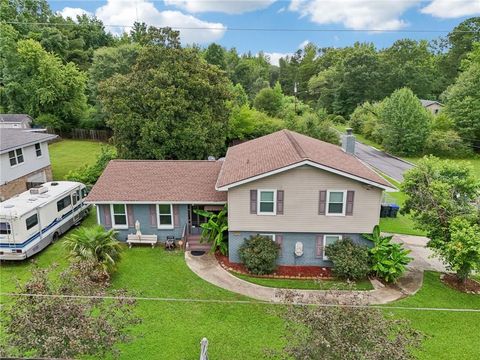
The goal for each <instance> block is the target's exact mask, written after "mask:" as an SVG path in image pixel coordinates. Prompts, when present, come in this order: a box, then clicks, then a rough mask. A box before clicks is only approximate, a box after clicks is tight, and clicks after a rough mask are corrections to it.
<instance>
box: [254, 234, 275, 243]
mask: <svg viewBox="0 0 480 360" xmlns="http://www.w3.org/2000/svg"><path fill="white" fill-rule="evenodd" d="M258 235H260V236H265V237H269V236H271V237H272V241H273V242H276V239H277V238H276V236H275V235H276V234H271V233H268V234H263V233H262V234H260V233H259V234H258Z"/></svg>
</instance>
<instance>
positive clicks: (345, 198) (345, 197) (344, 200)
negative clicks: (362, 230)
mask: <svg viewBox="0 0 480 360" xmlns="http://www.w3.org/2000/svg"><path fill="white" fill-rule="evenodd" d="M332 192H341V193H343V203H342V213H341V214H340V213H330V212H329V211H328V210H329V209H328V207H329V205H330V193H332ZM336 204H339V203H336ZM346 206H347V190H335V189H333V190H327V202H326V209H325V215H326V216H345V208H346Z"/></svg>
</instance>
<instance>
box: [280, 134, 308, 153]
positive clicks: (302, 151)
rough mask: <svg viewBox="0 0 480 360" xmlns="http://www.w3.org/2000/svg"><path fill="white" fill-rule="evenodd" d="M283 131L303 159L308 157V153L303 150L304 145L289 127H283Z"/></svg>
mask: <svg viewBox="0 0 480 360" xmlns="http://www.w3.org/2000/svg"><path fill="white" fill-rule="evenodd" d="M283 132H284V133H285V135H286V136H287V139H288V140H289V141H290V143H291V144H292V146H293V148H294V150H295V151H296V152H297V154H298V156H300V157H301V158H302V159H308V156H307V154H306V153H305V151H304V150H303V148H302V146H301V145H300V144H299V143H298V141H297V139H295V137H294V136H293V134H292V132H291V131H290V130H287V129H283Z"/></svg>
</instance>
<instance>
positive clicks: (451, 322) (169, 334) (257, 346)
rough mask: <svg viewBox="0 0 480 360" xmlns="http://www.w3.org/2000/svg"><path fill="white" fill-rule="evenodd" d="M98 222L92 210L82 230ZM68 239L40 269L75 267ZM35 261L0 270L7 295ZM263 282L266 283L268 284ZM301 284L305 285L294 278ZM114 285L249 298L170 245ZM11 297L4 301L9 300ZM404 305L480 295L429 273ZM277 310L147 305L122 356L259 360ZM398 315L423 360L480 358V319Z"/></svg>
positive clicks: (272, 344)
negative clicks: (204, 274) (215, 281)
mask: <svg viewBox="0 0 480 360" xmlns="http://www.w3.org/2000/svg"><path fill="white" fill-rule="evenodd" d="M94 221H95V214H94V212H92V213H91V214H90V216H89V217H88V218H87V219H86V221H85V222H84V223H83V225H82V226H90V225H91V224H92V223H94ZM61 243H62V239H60V241H59V242H57V243H56V244H54V245H52V246H50V247H48V248H47V249H46V250H44V251H43V252H42V253H40V254H39V255H38V256H36V261H37V262H38V264H39V266H41V267H45V266H48V265H49V264H50V263H52V262H58V263H59V264H60V266H59V267H60V268H64V267H65V266H66V265H67V263H68V260H67V256H66V255H67V254H66V253H65V250H64V249H63V247H62V246H61ZM30 267H31V264H30V263H29V262H28V261H26V262H22V263H13V264H12V263H3V264H1V265H0V290H1V291H2V292H6V291H13V290H14V289H15V285H14V284H15V279H16V278H19V280H20V281H25V280H26V279H27V278H28V276H29V270H30ZM262 280H263V279H262ZM267 280H270V279H267ZM293 281H297V280H293ZM112 282H113V287H114V288H120V287H123V288H127V289H129V290H130V291H131V292H132V293H133V294H135V295H137V296H145V297H157V298H170V299H172V298H175V299H211V300H244V299H246V298H245V297H243V296H241V295H237V294H234V293H231V292H228V291H226V290H223V289H220V288H217V287H215V286H213V285H211V284H209V283H207V282H205V281H203V280H202V279H200V278H198V277H197V276H196V275H195V274H194V273H193V272H191V271H190V270H189V269H188V267H187V266H186V264H185V261H184V258H183V253H182V252H166V251H165V250H164V249H163V248H162V247H157V248H155V249H151V248H150V247H134V248H132V249H127V248H125V252H124V255H123V258H122V260H121V261H120V263H119V268H118V271H117V273H116V274H115V275H114V276H113V278H112ZM7 299H10V298H7V297H3V298H2V299H1V300H2V302H6V301H9V300H7ZM393 305H397V306H414V307H442V308H480V296H476V295H466V294H461V293H458V292H456V291H455V290H452V289H450V288H447V287H446V286H444V285H443V284H442V283H441V282H440V280H439V275H438V274H437V273H426V275H425V281H424V286H423V288H422V290H420V291H419V292H418V293H417V294H416V295H415V296H413V297H410V298H407V299H404V300H400V301H397V302H395V303H394V304H393ZM275 308H276V307H275V305H264V304H255V303H250V304H238V303H237V304H228V303H223V304H219V303H198V302H197V303H195V302H187V301H147V300H139V302H138V304H137V308H136V311H137V313H138V315H139V316H140V317H141V318H142V319H143V322H142V323H141V324H140V325H137V326H135V327H134V328H133V329H132V333H133V334H134V335H136V338H135V340H134V341H133V342H132V343H129V344H121V345H120V346H119V348H120V350H121V359H139V358H141V359H157V358H161V359H194V358H197V357H198V350H199V341H200V339H201V338H202V337H204V336H206V337H207V338H208V339H209V341H210V347H209V352H210V356H211V358H212V359H259V358H263V357H264V349H265V348H279V347H281V346H282V337H281V336H282V332H283V331H284V327H283V322H282V320H281V319H280V318H278V317H276V316H274V315H272V309H275ZM388 312H389V313H390V312H392V313H393V314H394V315H395V316H399V317H403V318H407V319H410V320H411V321H412V325H413V326H414V327H415V328H417V329H419V330H421V331H422V332H424V333H425V334H426V335H427V338H426V340H425V342H424V345H423V347H422V350H421V351H420V352H419V353H418V356H419V358H420V359H473V358H475V357H476V355H477V354H478V346H477V345H478V334H479V329H480V325H479V324H480V314H476V313H447V312H433V311H428V312H423V311H422V312H421V311H413V310H410V311H407V310H394V309H389V310H388Z"/></svg>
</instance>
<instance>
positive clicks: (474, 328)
mask: <svg viewBox="0 0 480 360" xmlns="http://www.w3.org/2000/svg"><path fill="white" fill-rule="evenodd" d="M391 305H392V306H403V307H427V308H445V309H451V308H456V309H479V310H480V295H473V294H463V293H460V292H458V291H456V290H454V289H452V288H450V287H448V286H447V285H445V284H443V283H442V282H441V280H440V274H439V273H436V272H425V274H424V280H423V287H422V289H421V290H420V291H419V292H418V293H417V294H415V295H414V296H410V297H407V298H405V299H403V300H399V301H396V302H394V303H392V304H391ZM389 312H392V313H393V314H394V315H395V316H398V317H401V318H407V319H409V320H410V321H411V325H412V326H413V327H414V328H415V329H417V330H420V331H421V332H422V333H423V334H424V335H425V339H424V342H423V344H422V347H421V349H420V351H418V352H417V353H416V355H417V358H419V359H425V360H427V359H445V360H446V359H455V360H470V359H479V358H480V312H475V313H474V312H464V313H462V312H448V311H418V310H390V311H389Z"/></svg>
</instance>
